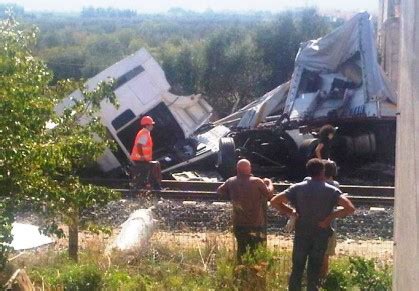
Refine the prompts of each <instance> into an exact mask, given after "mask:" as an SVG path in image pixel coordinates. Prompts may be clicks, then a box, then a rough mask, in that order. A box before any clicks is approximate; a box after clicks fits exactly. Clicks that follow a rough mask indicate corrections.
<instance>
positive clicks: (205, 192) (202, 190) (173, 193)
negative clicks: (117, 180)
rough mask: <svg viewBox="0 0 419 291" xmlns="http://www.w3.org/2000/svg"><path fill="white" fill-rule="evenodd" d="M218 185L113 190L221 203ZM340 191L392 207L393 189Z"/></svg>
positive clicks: (167, 182) (355, 199) (355, 200)
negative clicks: (137, 191) (156, 189)
mask: <svg viewBox="0 0 419 291" xmlns="http://www.w3.org/2000/svg"><path fill="white" fill-rule="evenodd" d="M219 185H221V182H180V181H171V180H165V181H163V183H162V186H163V187H164V188H165V190H161V191H148V190H140V191H139V193H134V192H133V191H132V190H130V189H128V188H123V189H115V188H114V189H115V190H117V191H120V192H121V193H123V195H126V196H132V195H141V193H144V192H147V191H148V192H150V194H151V195H152V196H155V197H158V198H163V199H173V200H183V201H188V200H190V201H210V202H217V201H219V202H223V201H225V200H224V199H222V197H220V196H218V195H217V193H216V190H217V188H218V186H219ZM290 185H291V184H285V183H275V184H274V187H275V191H276V192H277V193H279V192H281V191H283V190H285V189H287V188H288V187H289V186H290ZM341 190H342V192H344V193H348V198H349V199H351V201H352V202H353V203H354V204H355V205H368V206H392V205H394V187H383V186H356V185H342V186H341Z"/></svg>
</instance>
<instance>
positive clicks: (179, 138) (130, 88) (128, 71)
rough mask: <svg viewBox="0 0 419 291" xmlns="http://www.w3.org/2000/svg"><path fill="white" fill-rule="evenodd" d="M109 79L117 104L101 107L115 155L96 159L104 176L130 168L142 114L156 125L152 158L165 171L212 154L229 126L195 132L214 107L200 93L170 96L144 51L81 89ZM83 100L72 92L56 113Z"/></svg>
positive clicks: (108, 153) (158, 70)
mask: <svg viewBox="0 0 419 291" xmlns="http://www.w3.org/2000/svg"><path fill="white" fill-rule="evenodd" d="M109 80H114V93H115V95H116V98H117V101H118V103H119V106H118V107H115V106H114V105H112V104H111V103H109V102H107V101H103V102H102V103H101V110H100V118H101V122H102V123H103V125H104V126H105V127H106V129H107V131H108V134H109V136H110V137H111V138H112V139H114V140H115V141H116V143H117V149H116V150H115V151H111V150H110V149H108V150H106V151H105V152H104V153H103V155H102V156H101V157H100V158H99V159H98V161H97V162H98V165H99V167H100V170H101V171H102V172H103V173H105V174H107V176H120V175H125V171H124V169H127V168H129V167H127V166H129V164H130V163H131V161H130V159H129V157H130V153H131V149H132V147H133V145H134V139H135V136H136V133H137V132H138V130H139V129H140V123H139V120H140V119H141V117H142V116H144V115H150V116H152V117H153V119H154V120H155V121H156V125H155V130H153V131H152V133H151V134H152V137H153V141H154V153H153V156H154V158H155V159H156V160H158V161H160V163H161V165H162V169H163V173H167V172H170V171H174V170H176V169H178V168H180V167H182V166H184V165H189V164H192V163H194V162H196V161H200V160H203V159H206V158H208V157H213V156H214V155H216V153H217V152H218V140H219V139H220V138H221V137H222V136H224V135H225V134H226V133H227V132H228V131H229V130H228V128H226V127H224V126H218V127H216V128H212V129H210V130H207V131H205V132H202V133H201V134H197V133H196V130H197V129H198V128H200V127H201V126H202V125H205V124H207V123H208V120H209V118H210V116H211V114H212V107H211V106H210V105H209V104H208V103H207V102H206V101H205V100H204V98H203V97H202V96H201V95H191V96H177V95H174V94H172V93H170V92H169V89H170V85H169V83H168V82H167V80H166V77H165V75H164V72H163V70H162V68H161V67H160V66H159V64H158V63H157V62H156V61H155V60H154V59H153V57H152V56H151V55H150V54H149V53H148V52H147V51H146V50H145V49H141V50H139V51H137V52H136V53H134V54H132V55H130V56H128V57H127V58H125V59H123V60H121V61H119V62H118V63H116V64H114V65H112V66H110V67H109V68H107V69H105V70H104V71H102V72H100V73H99V74H98V75H96V76H94V77H93V78H91V79H89V80H88V81H87V82H86V84H85V86H86V89H87V90H89V89H90V90H92V89H94V88H96V87H97V85H98V84H99V83H100V82H103V81H109ZM82 98H83V96H82V93H81V91H80V90H77V91H75V92H73V93H72V94H70V96H69V98H67V99H65V100H64V101H63V102H62V103H61V104H59V106H57V108H56V111H57V113H58V114H60V113H61V112H63V110H64V109H65V108H66V107H68V106H69V104H70V102H73V101H72V100H74V99H76V100H81V99H82Z"/></svg>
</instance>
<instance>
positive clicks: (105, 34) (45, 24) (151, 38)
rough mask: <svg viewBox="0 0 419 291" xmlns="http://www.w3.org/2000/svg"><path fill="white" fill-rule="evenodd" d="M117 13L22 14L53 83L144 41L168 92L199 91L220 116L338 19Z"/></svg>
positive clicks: (272, 78) (280, 72) (278, 76)
mask: <svg viewBox="0 0 419 291" xmlns="http://www.w3.org/2000/svg"><path fill="white" fill-rule="evenodd" d="M125 12H127V11H125ZM87 14H89V15H90V14H91V16H88V15H87ZM107 14H109V15H107ZM123 14H124V10H117V9H103V8H102V9H94V8H85V9H84V10H83V12H82V13H81V14H80V15H79V16H74V15H68V16H58V15H53V14H52V15H48V17H47V16H46V15H43V14H39V15H36V17H26V18H25V17H23V18H24V21H25V22H27V23H34V24H36V25H37V26H39V27H40V31H41V33H40V38H39V41H38V43H37V45H36V50H35V53H36V54H37V55H38V56H40V57H41V58H43V59H44V60H45V61H46V63H47V65H48V66H49V67H50V68H51V69H52V70H53V72H54V80H53V81H54V82H58V81H59V80H61V79H63V78H80V77H82V78H90V77H92V76H94V75H95V74H97V73H98V72H100V71H101V70H103V69H105V68H106V67H108V66H110V65H112V64H113V63H115V62H117V61H119V60H121V59H122V58H123V57H125V56H127V55H129V54H132V53H134V52H135V51H137V50H138V49H140V48H141V47H145V48H146V49H147V50H148V51H149V52H150V53H151V54H152V55H153V56H154V57H155V58H156V59H157V61H159V63H160V64H161V65H162V67H163V69H164V71H165V73H166V76H167V78H168V80H169V83H170V84H171V86H172V91H173V92H175V93H178V94H192V93H203V94H205V95H206V96H207V97H208V99H209V101H210V103H211V104H212V105H213V106H214V107H215V109H216V111H218V112H219V113H220V114H221V115H225V114H227V113H229V112H231V110H232V107H233V106H234V105H235V104H236V105H238V106H241V105H244V104H245V103H247V102H248V101H250V100H253V99H254V98H256V97H259V96H260V95H261V94H264V93H265V92H267V91H270V90H272V89H273V88H275V87H276V86H278V85H280V84H281V83H283V82H286V81H288V80H289V79H290V77H291V74H292V72H293V69H294V59H295V55H296V53H297V51H298V48H299V45H300V43H301V42H305V41H307V40H310V39H314V38H318V37H320V36H322V35H324V34H326V33H327V32H329V31H330V30H331V29H332V28H333V27H335V26H337V25H338V24H340V22H337V21H334V20H331V19H329V18H328V17H325V16H321V15H319V14H318V13H317V11H316V10H315V9H309V8H308V9H302V10H292V11H285V12H281V13H278V14H272V13H266V12H264V13H262V12H259V13H252V14H250V13H249V14H237V13H214V12H211V11H209V12H205V13H197V12H191V11H185V10H183V9H179V8H174V9H170V10H169V12H168V13H166V14H162V15H150V14H136V15H132V16H130V17H125V16H123ZM118 15H120V16H118Z"/></svg>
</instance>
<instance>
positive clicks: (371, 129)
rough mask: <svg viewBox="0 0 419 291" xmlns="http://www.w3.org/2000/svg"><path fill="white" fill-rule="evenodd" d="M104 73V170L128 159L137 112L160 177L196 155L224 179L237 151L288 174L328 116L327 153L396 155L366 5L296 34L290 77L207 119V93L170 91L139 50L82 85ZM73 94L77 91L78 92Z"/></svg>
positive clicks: (366, 158)
mask: <svg viewBox="0 0 419 291" xmlns="http://www.w3.org/2000/svg"><path fill="white" fill-rule="evenodd" d="M109 79H114V80H115V89H114V92H115V95H116V96H117V99H118V102H119V104H120V106H119V108H115V107H114V106H113V105H111V104H110V103H107V102H103V103H102V104H101V112H100V115H101V120H102V123H103V124H104V126H106V128H107V130H108V132H109V134H110V136H111V137H112V138H113V139H114V140H115V141H116V143H117V144H118V149H117V150H116V151H111V150H106V152H105V153H104V154H103V155H102V157H101V158H100V159H99V160H98V165H99V166H100V169H101V170H102V172H104V173H106V174H108V175H112V174H113V175H114V176H115V175H121V174H122V173H123V171H122V169H125V168H127V166H128V165H129V164H130V160H129V156H130V151H131V149H132V146H133V143H134V138H135V135H136V133H137V131H138V130H139V126H140V125H139V119H140V118H141V117H142V116H144V115H150V116H152V117H153V119H154V120H155V121H156V130H153V131H152V136H153V140H154V144H155V148H154V157H155V159H156V160H158V161H160V163H161V165H162V169H163V173H164V174H165V175H166V176H167V177H168V176H169V175H170V174H173V173H174V172H176V171H181V170H182V169H187V168H188V166H190V165H195V164H196V163H200V164H206V165H207V166H208V168H214V166H215V165H216V166H217V168H218V172H219V173H220V174H221V175H222V176H223V178H227V177H229V176H231V175H233V174H234V166H235V162H236V160H237V159H238V158H239V157H245V158H248V159H249V160H251V161H252V163H253V165H254V171H255V173H256V174H265V175H266V174H269V175H270V176H271V177H274V176H283V175H285V176H292V175H293V173H296V172H299V171H298V170H299V169H301V167H302V166H303V165H304V163H305V162H306V161H307V159H308V158H310V157H311V156H312V154H313V151H314V149H315V147H316V146H317V144H318V139H317V138H316V133H315V132H316V130H317V129H318V128H319V127H321V126H322V125H324V124H326V123H329V124H332V125H334V126H336V127H338V131H337V135H336V137H335V138H334V139H333V141H332V158H333V159H335V160H336V161H337V162H338V163H339V164H340V165H349V167H350V165H351V164H352V163H353V162H357V163H358V165H359V163H365V162H371V161H378V162H385V163H389V164H392V163H393V164H394V148H395V125H396V101H397V100H396V95H395V93H394V91H393V90H392V88H391V86H390V84H389V81H388V80H387V78H386V76H385V74H384V72H383V71H382V69H381V67H380V65H379V64H378V57H377V50H376V46H375V36H374V32H373V25H372V21H371V19H370V16H369V14H368V13H366V12H364V13H359V14H356V15H355V16H354V17H353V18H352V19H350V20H349V21H347V22H346V23H344V24H343V25H342V26H340V27H339V28H337V29H336V30H334V31H332V32H331V33H329V34H328V35H326V36H324V37H322V38H319V39H317V40H311V41H308V42H305V43H302V44H301V46H300V49H299V52H298V54H297V56H296V60H295V68H294V72H293V75H292V79H291V80H290V81H289V82H286V83H284V84H281V85H279V86H278V87H276V88H274V89H273V90H272V91H270V92H268V93H266V94H265V95H264V96H262V97H260V98H259V99H257V100H255V101H253V102H252V103H250V104H248V105H247V106H245V107H244V108H242V109H240V110H238V111H236V112H234V113H233V114H231V115H229V116H227V117H225V118H222V119H220V120H217V121H215V122H212V123H209V120H210V118H211V114H212V110H213V109H212V107H211V106H210V105H209V104H208V103H207V102H206V101H205V99H204V98H203V97H202V96H201V95H190V96H177V95H174V94H172V93H171V92H170V85H169V83H168V81H167V80H166V77H165V75H164V72H163V70H162V69H161V67H160V66H159V65H158V63H157V62H156V61H155V60H154V59H153V57H152V56H151V55H150V54H149V53H148V52H147V51H146V50H145V49H141V50H139V51H137V52H136V53H134V54H133V55H131V56H129V57H127V58H125V59H123V60H121V61H120V62H118V63H116V64H114V65H112V66H111V67H109V68H107V69H106V70H104V71H102V72H101V73H99V74H98V75H96V76H95V77H93V78H91V79H89V80H88V81H87V84H86V86H87V88H95V87H96V86H97V85H98V84H99V83H100V82H102V81H106V80H109ZM71 96H72V97H73V98H82V96H81V92H80V91H76V92H74V93H73V94H71ZM68 100H70V98H69V99H68ZM62 107H65V102H64V104H63V106H62Z"/></svg>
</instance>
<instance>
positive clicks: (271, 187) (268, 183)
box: [263, 178, 275, 200]
mask: <svg viewBox="0 0 419 291" xmlns="http://www.w3.org/2000/svg"><path fill="white" fill-rule="evenodd" d="M263 183H264V184H265V185H266V188H268V192H269V193H268V199H269V200H271V199H272V197H273V194H274V190H275V189H274V184H273V183H272V180H271V179H268V178H265V179H263Z"/></svg>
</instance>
